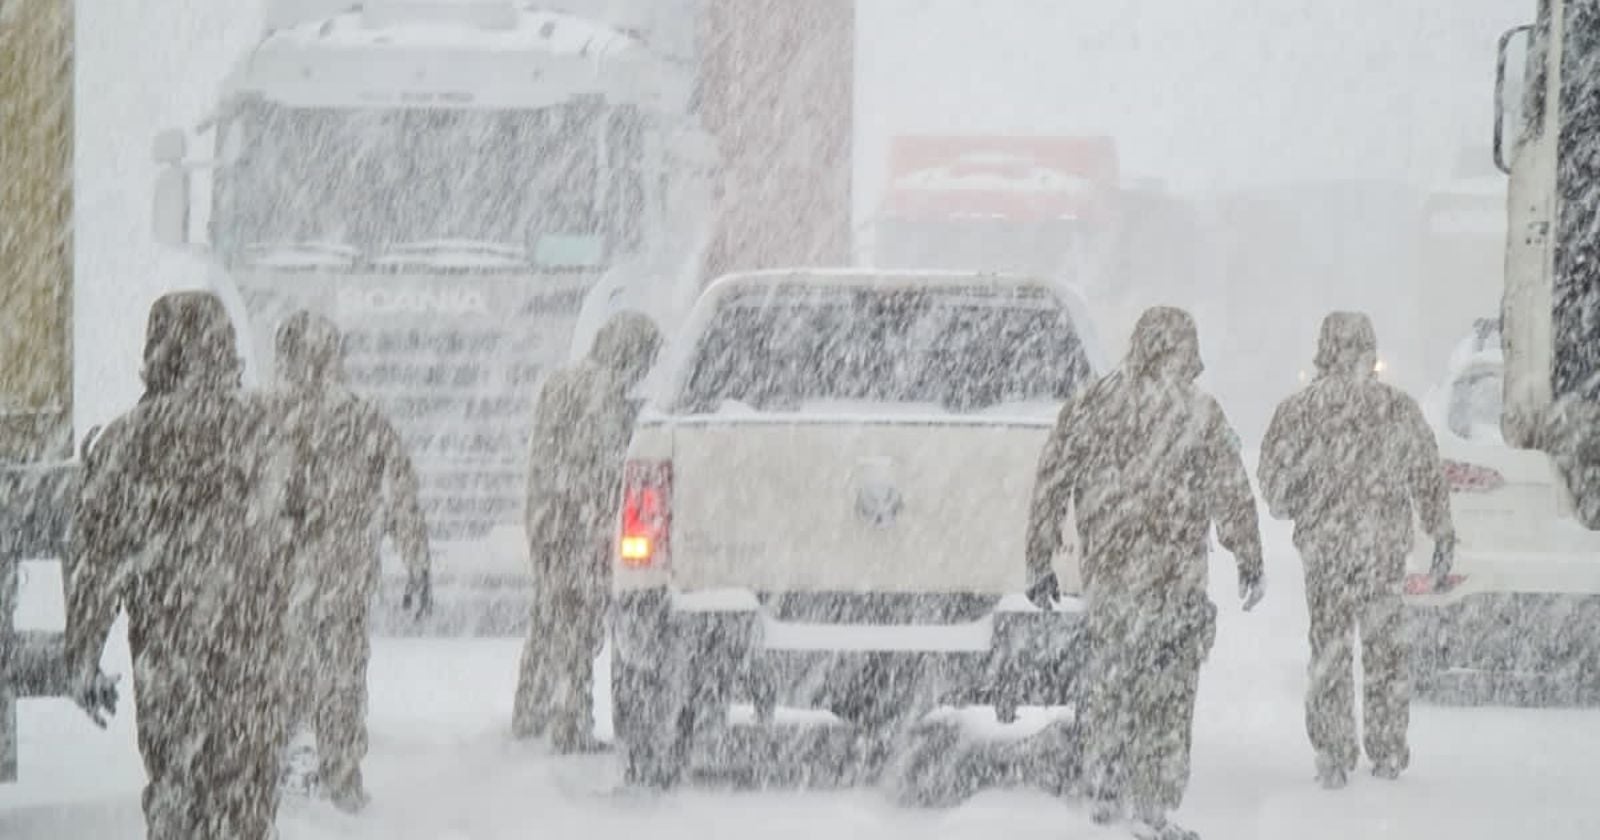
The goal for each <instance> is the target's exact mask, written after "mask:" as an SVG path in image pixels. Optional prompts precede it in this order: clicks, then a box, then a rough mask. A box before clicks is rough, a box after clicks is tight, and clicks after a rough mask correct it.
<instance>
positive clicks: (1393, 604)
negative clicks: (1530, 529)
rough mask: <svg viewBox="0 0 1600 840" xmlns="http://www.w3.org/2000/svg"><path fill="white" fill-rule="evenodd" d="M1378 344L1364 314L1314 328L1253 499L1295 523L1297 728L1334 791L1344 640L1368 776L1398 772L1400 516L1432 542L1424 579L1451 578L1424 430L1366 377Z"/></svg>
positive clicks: (1271, 433) (1409, 407) (1402, 740)
mask: <svg viewBox="0 0 1600 840" xmlns="http://www.w3.org/2000/svg"><path fill="white" fill-rule="evenodd" d="M1377 361H1378V340H1377V336H1376V334H1375V333H1374V332H1373V329H1372V322H1371V321H1369V320H1368V319H1367V316H1365V315H1361V314H1358V313H1352V312H1335V313H1333V314H1331V315H1329V316H1328V317H1327V318H1326V319H1325V320H1324V321H1323V323H1322V334H1321V337H1320V339H1319V342H1318V347H1317V356H1316V367H1317V376H1316V378H1315V379H1314V380H1313V381H1312V382H1311V384H1310V385H1308V386H1306V387H1305V388H1304V389H1303V390H1301V391H1300V392H1299V393H1297V394H1295V395H1294V396H1291V397H1290V398H1288V399H1287V400H1284V402H1283V404H1282V405H1280V406H1278V410H1277V412H1276V413H1275V414H1274V415H1273V418H1272V423H1271V425H1270V426H1268V428H1267V434H1266V437H1265V438H1264V439H1263V441H1262V444H1261V462H1260V474H1259V478H1260V481H1261V492H1262V494H1263V495H1264V496H1266V500H1267V506H1268V509H1269V510H1270V512H1271V513H1272V515H1273V516H1275V517H1277V518H1279V519H1289V520H1293V521H1294V541H1295V546H1296V547H1297V548H1298V549H1299V550H1300V556H1301V560H1302V562H1303V563H1304V566H1305V576H1306V601H1307V605H1308V606H1309V608H1310V617H1311V633H1310V635H1311V668H1310V671H1311V673H1310V676H1311V682H1310V686H1309V688H1308V693H1307V696H1306V729H1307V731H1308V734H1309V735H1310V738H1311V744H1312V746H1313V748H1315V750H1316V753H1317V756H1316V767H1317V777H1318V779H1319V780H1320V781H1321V782H1322V784H1323V785H1325V786H1327V787H1342V786H1343V785H1344V784H1345V783H1346V780H1347V778H1348V776H1349V773H1350V771H1352V770H1354V769H1355V766H1356V759H1357V758H1358V757H1359V751H1358V748H1357V745H1356V734H1355V689H1354V676H1353V673H1352V669H1353V667H1354V663H1353V661H1352V660H1353V655H1354V641H1353V639H1354V636H1355V634H1356V632H1357V629H1358V628H1359V632H1360V638H1361V645H1362V656H1361V661H1362V666H1363V669H1364V670H1365V671H1366V702H1365V704H1364V705H1363V710H1364V715H1365V718H1366V725H1365V727H1364V733H1363V735H1364V740H1365V746H1366V752H1367V758H1368V759H1370V760H1371V761H1372V763H1373V774H1374V775H1376V776H1379V777H1381V778H1387V779H1392V778H1395V777H1396V776H1398V775H1399V774H1400V773H1401V772H1402V771H1403V770H1404V769H1405V768H1406V765H1407V764H1408V763H1409V762H1410V750H1409V748H1408V747H1407V744H1406V727H1407V725H1408V720H1409V717H1410V710H1409V705H1410V698H1409V696H1408V691H1409V687H1408V683H1407V671H1408V666H1407V662H1406V646H1405V639H1404V633H1403V629H1404V627H1403V625H1404V613H1403V609H1402V605H1401V587H1402V585H1403V583H1404V578H1405V560H1406V555H1407V554H1408V553H1409V552H1410V549H1411V545H1412V542H1413V540H1414V530H1413V529H1414V525H1413V515H1412V514H1413V511H1415V512H1416V513H1417V514H1418V515H1420V518H1421V522H1422V527H1423V529H1424V530H1425V531H1426V532H1427V533H1428V535H1429V536H1431V537H1432V538H1433V539H1434V541H1435V552H1434V569H1433V572H1434V578H1435V582H1436V585H1442V584H1443V583H1444V580H1445V578H1446V576H1447V575H1448V574H1449V571H1450V563H1451V559H1452V554H1453V546H1454V542H1455V531H1454V528H1453V527H1452V525H1451V522H1450V498H1449V489H1448V486H1447V484H1446V482H1445V475H1444V467H1443V465H1442V464H1441V462H1440V460H1439V447H1438V443H1437V441H1436V440H1435V439H1434V435H1433V430H1432V429H1430V428H1429V427H1428V423H1427V421H1426V420H1425V419H1424V418H1423V415H1422V409H1421V408H1420V407H1418V405H1417V402H1416V401H1415V400H1413V399H1412V398H1411V397H1409V396H1407V395H1406V394H1405V393H1404V392H1402V391H1400V390H1399V389H1397V388H1394V387H1391V386H1389V385H1386V384H1384V383H1383V382H1380V381H1378V378H1377V373H1376V368H1377Z"/></svg>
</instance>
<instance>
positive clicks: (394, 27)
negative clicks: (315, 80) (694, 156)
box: [262, 3, 644, 58]
mask: <svg viewBox="0 0 1600 840" xmlns="http://www.w3.org/2000/svg"><path fill="white" fill-rule="evenodd" d="M386 5H387V4H381V3H380V4H370V8H367V9H365V10H355V11H349V12H346V13H344V14H339V15H334V16H332V17H329V18H327V19H325V20H320V21H308V22H305V23H300V24H297V25H295V26H291V27H287V28H284V29H279V30H277V31H275V32H273V33H272V34H271V35H270V36H269V37H268V38H267V40H266V42H265V43H264V44H263V45H262V46H263V48H266V49H270V48H272V47H273V46H286V47H295V48H300V49H326V50H381V49H394V50H427V51H432V50H448V49H458V48H470V49H472V50H482V51H489V52H494V51H507V52H540V53H544V54H547V55H552V56H567V57H574V56H582V57H586V58H607V57H611V56H614V55H619V54H622V53H626V52H630V51H639V50H642V49H643V47H644V43H643V41H641V40H640V39H639V38H637V37H635V36H633V35H630V34H628V33H626V32H623V31H621V30H619V29H615V28H612V27H610V26H607V25H605V24H604V23H600V22H597V21H594V20H588V19H585V18H581V17H576V16H573V15H568V14H562V13H560V12H549V11H542V10H536V9H531V8H525V7H519V5H518V4H512V3H504V4H481V3H480V4H476V5H470V4H456V5H455V7H451V6H449V5H447V4H438V3H435V4H431V6H432V8H428V9H424V8H411V6H415V5H417V4H400V5H398V6H395V7H393V8H386ZM427 12H432V14H428V13H427Z"/></svg>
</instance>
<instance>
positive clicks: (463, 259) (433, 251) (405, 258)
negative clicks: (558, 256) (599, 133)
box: [373, 239, 528, 268]
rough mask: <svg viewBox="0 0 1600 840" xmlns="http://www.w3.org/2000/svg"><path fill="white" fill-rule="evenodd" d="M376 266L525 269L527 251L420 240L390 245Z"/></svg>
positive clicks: (485, 244) (492, 244)
mask: <svg viewBox="0 0 1600 840" xmlns="http://www.w3.org/2000/svg"><path fill="white" fill-rule="evenodd" d="M373 262H374V263H375V264H377V265H396V264H400V265H416V264H419V263H420V264H424V265H437V266H446V267H451V268H525V267H527V265H528V249H527V248H524V247H522V246H520V245H511V244H508V243H504V242H490V241H487V240H478V239H422V240H417V241H415V242H405V243H401V244H399V245H391V246H390V247H388V248H386V249H385V250H384V251H383V253H382V254H381V255H380V256H379V257H378V258H377V259H376V260H373Z"/></svg>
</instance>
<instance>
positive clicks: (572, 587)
mask: <svg viewBox="0 0 1600 840" xmlns="http://www.w3.org/2000/svg"><path fill="white" fill-rule="evenodd" d="M660 346H661V334H660V331H659V330H658V329H657V328H656V325H655V323H654V322H652V321H651V320H650V319H649V318H648V317H646V316H644V315H641V314H639V313H636V312H623V313H620V314H618V315H615V316H613V317H612V318H611V319H610V320H609V321H607V322H606V324H605V326H603V327H601V329H600V331H599V333H598V334H597V335H596V336H595V340H594V344H593V345H592V346H591V348H590V351H589V355H588V357H587V358H585V359H583V360H581V361H579V362H577V363H576V364H573V365H571V366H568V367H566V368H564V369H562V370H558V371H556V372H554V373H552V374H551V375H550V376H549V378H548V379H546V380H545V383H544V386H543V387H542V388H541V390H540V393H539V403H538V406H537V408H536V410H535V414H534V425H533V440H532V445H531V447H530V455H529V464H528V503H527V504H528V507H527V521H526V525H527V535H528V550H529V556H530V559H531V561H532V563H533V586H534V598H533V605H532V616H531V618H532V623H531V626H530V628H529V631H528V641H527V644H526V646H525V647H524V648H523V653H522V664H521V670H520V673H519V675H518V680H517V695H516V700H515V706H514V711H513V716H512V733H513V734H514V735H515V736H516V737H517V738H534V737H538V736H540V735H542V734H544V733H545V732H546V731H548V732H549V733H550V735H551V741H552V743H553V745H554V747H555V748H556V750H557V751H558V752H581V751H589V750H594V749H597V748H598V745H597V744H596V743H595V742H594V736H593V733H592V731H591V730H592V728H593V721H592V718H591V715H590V709H591V703H590V697H591V693H592V690H593V682H594V674H593V666H594V659H595V657H596V656H598V655H599V653H600V648H601V645H602V644H603V642H604V636H605V626H604V625H605V615H606V609H607V606H608V604H609V601H610V577H609V573H610V569H611V559H610V557H609V556H608V554H607V549H608V547H609V546H610V544H611V537H612V532H613V531H614V530H615V528H616V514H617V510H616V508H617V501H618V493H619V491H620V488H621V485H622V464H623V460H624V458H625V457H626V454H627V448H628V441H629V439H630V438H631V437H632V435H633V424H634V420H635V419H636V417H637V415H638V408H639V406H638V402H637V401H636V400H635V399H634V397H633V391H634V389H635V388H636V387H637V386H638V385H639V383H640V382H641V381H642V380H643V379H644V377H645V375H646V374H647V373H649V371H650V368H651V367H652V366H653V365H654V363H655V357H656V353H657V352H658V351H659V349H660Z"/></svg>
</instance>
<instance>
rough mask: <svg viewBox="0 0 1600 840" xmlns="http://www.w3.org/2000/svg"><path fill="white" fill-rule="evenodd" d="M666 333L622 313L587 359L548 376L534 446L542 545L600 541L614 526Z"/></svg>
mask: <svg viewBox="0 0 1600 840" xmlns="http://www.w3.org/2000/svg"><path fill="white" fill-rule="evenodd" d="M660 346H661V334H660V332H659V331H658V330H657V329H656V326H655V324H654V323H653V322H651V321H650V319H649V318H647V317H645V316H643V315H640V314H638V313H633V312H624V313H621V314H619V315H616V316H614V317H613V318H612V319H611V320H610V321H608V322H607V323H606V325H605V326H604V327H602V328H601V329H600V332H599V333H598V334H597V335H596V336H595V340H594V344H593V345H592V346H591V347H590V351H589V355H588V357H587V358H585V359H584V360H583V361H580V362H578V363H577V364H575V365H570V366H568V367H566V368H563V369H561V370H558V371H555V372H554V373H552V374H550V376H549V377H548V378H547V379H546V380H545V382H544V385H543V386H542V388H541V389H540V392H539V402H538V405H537V407H536V408H535V411H534V423H533V436H532V441H531V445H530V447H529V449H530V452H529V464H528V501H527V504H528V506H527V519H526V526H527V532H528V537H529V539H530V540H532V541H534V542H535V543H536V544H538V543H546V544H548V543H552V542H564V541H566V540H568V539H573V538H578V539H585V540H586V539H599V538H602V537H604V536H605V535H607V534H608V533H609V530H610V527H611V526H612V525H614V522H613V519H614V516H615V513H616V510H615V507H616V503H617V494H618V492H619V490H620V488H621V484H622V462H623V459H624V457H625V456H626V454H627V448H628V441H629V439H630V438H631V437H632V435H633V423H634V420H635V418H636V416H637V414H638V406H637V404H636V403H635V401H634V400H633V398H632V396H631V394H632V392H633V390H634V388H635V387H636V386H637V385H638V384H639V383H640V382H641V381H642V380H643V379H644V377H645V375H646V374H647V373H649V371H650V368H651V366H652V365H653V364H654V361H655V357H656V354H657V352H658V351H659V349H660Z"/></svg>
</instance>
